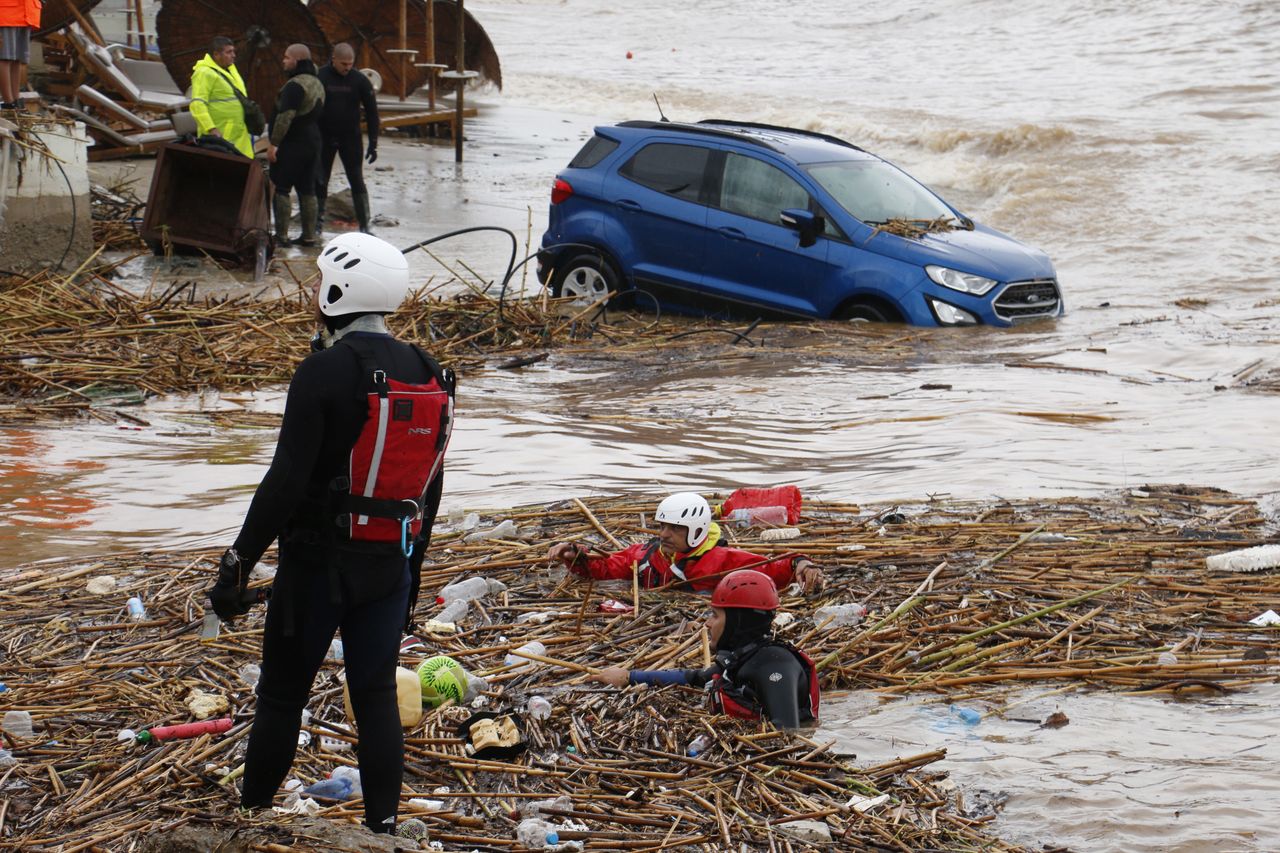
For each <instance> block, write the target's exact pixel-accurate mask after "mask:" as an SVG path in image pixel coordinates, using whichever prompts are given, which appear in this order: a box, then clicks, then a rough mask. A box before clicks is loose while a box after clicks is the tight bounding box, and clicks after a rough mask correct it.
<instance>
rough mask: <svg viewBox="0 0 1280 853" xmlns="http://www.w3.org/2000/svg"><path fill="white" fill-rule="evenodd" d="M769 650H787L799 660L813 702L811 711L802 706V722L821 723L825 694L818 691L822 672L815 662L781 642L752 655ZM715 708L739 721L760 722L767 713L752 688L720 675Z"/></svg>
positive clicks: (715, 680) (716, 681)
mask: <svg viewBox="0 0 1280 853" xmlns="http://www.w3.org/2000/svg"><path fill="white" fill-rule="evenodd" d="M765 646H779V647H781V648H784V649H786V650H787V651H789V652H791V654H792V655H794V656H795V658H796V660H797V661H799V663H800V666H802V667H803V668H804V671H805V673H806V674H807V675H808V681H809V702H808V707H807V708H806V707H803V706H801V708H800V720H801V722H804V721H806V720H815V721H816V720H817V719H818V704H819V701H820V699H821V691H820V690H819V688H818V668H817V667H816V666H814V665H813V661H812V660H810V659H809V656H808V655H806V654H805V653H804V652H802V651H800V650H799V649H797V648H796V647H795V646H793V645H791V644H790V643H784V642H781V641H779V640H771V641H769V642H768V643H765V644H763V645H760V646H757V647H756V648H755V649H753V650H752V651H758V650H759V649H761V648H764V647H765ZM751 653H752V652H748V653H747V657H750V655H751ZM745 662H746V661H745V659H743V660H742V662H741V663H745ZM741 663H740V664H739V666H740V665H741ZM711 708H712V710H714V711H716V712H718V713H721V714H726V715H728V716H730V717H736V718H738V719H739V720H758V719H760V716H761V714H762V713H763V711H764V707H763V706H762V705H761V704H760V702H759V701H758V700H757V699H756V697H755V696H754V694H753V693H752V691H751V689H750V688H749V687H747V686H746V685H742V684H735V683H734V682H732V681H729V680H728V679H726V678H725V677H724V676H722V675H716V676H714V677H713V678H712V684H711Z"/></svg>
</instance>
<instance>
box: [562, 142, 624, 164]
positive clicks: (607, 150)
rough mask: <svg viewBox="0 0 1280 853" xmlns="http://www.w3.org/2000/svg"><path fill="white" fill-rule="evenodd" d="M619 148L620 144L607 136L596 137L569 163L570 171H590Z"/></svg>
mask: <svg viewBox="0 0 1280 853" xmlns="http://www.w3.org/2000/svg"><path fill="white" fill-rule="evenodd" d="M617 147H618V143H616V142H614V141H613V140H612V139H610V138H608V137H607V136H600V135H598V134H597V135H596V136H593V137H591V138H590V139H588V140H587V144H586V145H584V146H582V150H581V151H579V152H578V153H577V155H576V156H575V157H574V158H573V160H571V161H570V162H569V168H570V169H590V168H591V167H592V166H594V165H596V164H597V163H599V162H600V161H601V160H603V159H604V158H606V157H608V156H609V155H610V154H612V153H613V151H614V149H615V148H617Z"/></svg>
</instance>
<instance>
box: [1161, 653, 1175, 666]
mask: <svg viewBox="0 0 1280 853" xmlns="http://www.w3.org/2000/svg"><path fill="white" fill-rule="evenodd" d="M1177 662H1178V656H1177V655H1175V654H1174V653H1173V652H1161V653H1160V654H1159V655H1158V656H1157V657H1156V663H1157V664H1158V665H1160V666H1173V665H1174V664H1176V663H1177Z"/></svg>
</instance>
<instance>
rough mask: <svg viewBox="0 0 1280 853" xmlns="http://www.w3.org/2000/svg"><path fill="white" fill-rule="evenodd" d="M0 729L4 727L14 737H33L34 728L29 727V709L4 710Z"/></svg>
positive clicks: (34, 734)
mask: <svg viewBox="0 0 1280 853" xmlns="http://www.w3.org/2000/svg"><path fill="white" fill-rule="evenodd" d="M0 729H4V730H5V731H6V732H8V733H9V734H11V735H13V736H14V737H20V738H31V737H35V736H36V733H35V730H34V729H33V728H32V727H31V712H30V711H5V712H4V722H3V723H0Z"/></svg>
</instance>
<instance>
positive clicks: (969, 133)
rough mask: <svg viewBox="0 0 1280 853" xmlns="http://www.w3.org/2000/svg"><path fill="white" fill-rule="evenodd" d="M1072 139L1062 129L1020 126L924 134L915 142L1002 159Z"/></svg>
mask: <svg viewBox="0 0 1280 853" xmlns="http://www.w3.org/2000/svg"><path fill="white" fill-rule="evenodd" d="M1075 138H1076V134H1075V133H1073V132H1072V131H1070V130H1068V129H1067V128H1065V127H1041V126H1040V125H1035V124H1020V125H1018V126H1017V127H1010V128H1003V129H1001V130H992V131H985V130H969V129H965V128H946V129H943V130H932V131H925V132H924V133H921V134H920V135H919V137H918V141H919V144H920V145H921V147H923V148H925V149H926V150H929V151H952V150H954V149H956V148H971V149H974V150H976V151H979V152H981V153H983V154H986V155H988V156H990V157H1005V156H1008V155H1009V154H1015V153H1020V152H1025V151H1035V152H1041V151H1050V150H1053V149H1055V148H1059V147H1061V146H1063V145H1066V144H1068V143H1070V142H1072V141H1074V140H1075Z"/></svg>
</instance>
